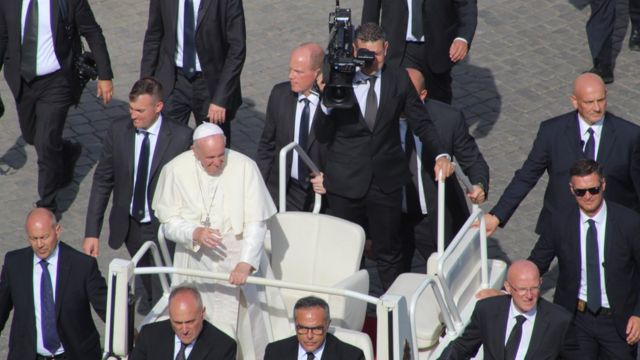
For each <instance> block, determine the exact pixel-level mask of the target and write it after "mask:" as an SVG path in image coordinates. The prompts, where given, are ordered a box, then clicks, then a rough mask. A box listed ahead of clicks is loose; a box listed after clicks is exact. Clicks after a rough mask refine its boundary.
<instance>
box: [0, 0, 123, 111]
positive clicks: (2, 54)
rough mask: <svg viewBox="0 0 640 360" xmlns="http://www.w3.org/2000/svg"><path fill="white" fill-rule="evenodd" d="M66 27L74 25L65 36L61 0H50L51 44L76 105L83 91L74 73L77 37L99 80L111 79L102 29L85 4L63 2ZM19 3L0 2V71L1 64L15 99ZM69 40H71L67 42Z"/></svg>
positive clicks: (19, 44)
mask: <svg viewBox="0 0 640 360" xmlns="http://www.w3.org/2000/svg"><path fill="white" fill-rule="evenodd" d="M66 3H67V7H68V9H69V10H68V13H67V14H68V16H67V23H68V24H73V26H72V27H71V32H72V33H71V34H67V31H66V30H65V26H64V24H63V21H62V18H61V16H60V0H51V24H52V30H53V44H54V49H55V53H56V58H57V59H58V62H59V63H60V66H61V68H62V69H61V71H62V72H63V74H64V75H65V78H66V79H67V81H68V82H69V85H70V90H71V94H72V96H73V98H74V99H75V100H76V101H78V100H79V99H80V94H81V93H82V88H81V87H80V83H79V81H78V77H77V76H76V74H75V72H74V70H73V59H74V55H75V54H79V53H80V37H79V36H80V35H82V36H84V38H85V39H86V40H87V43H88V44H89V47H90V48H91V52H92V53H93V55H94V57H95V60H96V64H97V66H98V77H99V78H100V79H102V80H109V79H111V78H112V77H113V73H112V71H111V63H110V60H109V53H108V51H107V45H106V43H105V40H104V36H103V35H102V29H101V28H100V25H98V23H97V22H96V20H95V18H94V16H93V13H92V12H91V7H90V6H89V3H88V2H87V1H86V0H66ZM21 13H22V0H3V1H0V68H2V65H3V64H4V66H5V69H4V76H5V79H7V83H8V84H9V87H10V88H11V91H12V92H13V96H14V97H15V98H16V99H17V98H18V97H19V96H20V94H21V92H20V90H21V86H22V81H21V77H20V56H21V47H22V35H21V34H22V32H21V19H22V16H21ZM69 36H71V37H72V38H73V40H69Z"/></svg>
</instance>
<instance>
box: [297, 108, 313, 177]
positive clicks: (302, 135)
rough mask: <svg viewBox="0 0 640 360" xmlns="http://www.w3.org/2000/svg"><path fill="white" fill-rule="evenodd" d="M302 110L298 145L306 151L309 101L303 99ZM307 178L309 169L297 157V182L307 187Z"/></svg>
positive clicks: (299, 157) (300, 158)
mask: <svg viewBox="0 0 640 360" xmlns="http://www.w3.org/2000/svg"><path fill="white" fill-rule="evenodd" d="M302 101H304V108H302V115H300V127H299V129H298V145H300V147H301V148H303V149H304V150H305V151H306V150H307V139H308V138H309V121H310V116H311V114H310V113H309V112H310V110H309V99H307V98H304V99H302ZM308 177H309V169H308V168H307V165H306V164H305V163H304V160H302V157H301V156H298V180H299V181H300V182H301V183H302V185H303V186H304V185H308V182H307V178H308Z"/></svg>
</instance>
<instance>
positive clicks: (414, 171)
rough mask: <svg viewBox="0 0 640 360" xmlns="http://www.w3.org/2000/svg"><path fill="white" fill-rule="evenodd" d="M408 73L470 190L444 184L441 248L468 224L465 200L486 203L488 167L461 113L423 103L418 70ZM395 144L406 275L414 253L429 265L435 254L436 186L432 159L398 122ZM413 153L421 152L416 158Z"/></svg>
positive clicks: (438, 104) (449, 181)
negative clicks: (403, 171) (400, 157)
mask: <svg viewBox="0 0 640 360" xmlns="http://www.w3.org/2000/svg"><path fill="white" fill-rule="evenodd" d="M407 73H408V74H409V78H411V82H412V83H413V85H414V87H415V88H416V90H417V91H418V95H419V96H420V99H421V100H422V101H423V102H424V104H425V107H426V108H427V111H428V112H429V115H430V116H431V118H432V120H433V123H434V125H435V126H436V129H437V130H438V134H440V140H441V141H442V144H443V145H444V148H445V150H446V152H447V153H448V154H450V155H451V156H454V157H455V159H456V162H457V163H458V165H460V167H461V169H462V171H463V172H464V173H465V175H467V176H468V177H469V180H470V181H471V183H472V184H473V188H472V189H471V191H469V192H468V193H466V194H465V192H463V190H462V188H461V187H460V182H459V181H458V180H457V178H456V177H455V176H451V177H449V178H447V179H446V181H445V184H446V186H445V219H444V220H445V227H444V234H445V242H446V243H448V242H450V241H451V240H452V239H453V237H454V236H455V235H456V234H457V232H458V230H460V228H461V227H462V225H464V223H465V222H466V221H467V219H468V218H469V215H470V214H469V206H468V205H467V198H468V199H469V200H470V201H471V202H472V203H474V204H481V203H483V202H484V201H485V199H486V197H487V193H488V191H489V165H488V164H487V162H486V161H485V160H484V157H483V156H482V153H480V149H479V148H478V145H477V144H476V141H475V140H474V138H473V136H471V135H470V134H469V128H468V127H467V124H466V122H465V118H464V115H463V114H462V111H460V110H458V109H456V108H454V107H452V106H451V105H449V104H445V103H443V102H440V101H438V100H433V99H431V98H428V96H427V94H428V93H427V89H426V87H425V79H424V77H423V76H422V73H421V72H420V71H419V70H417V69H412V68H407ZM400 141H401V142H402V145H403V149H404V150H405V153H406V154H407V157H408V159H409V169H410V170H411V183H409V184H407V185H406V186H405V189H404V201H403V212H402V226H401V230H400V231H401V237H402V242H403V244H404V245H403V246H404V249H405V251H404V263H405V270H407V271H409V270H410V269H411V261H412V259H413V252H414V248H415V249H417V250H418V251H419V252H420V254H421V255H422V256H423V257H424V258H425V259H428V258H429V255H430V254H431V253H433V252H435V251H436V250H437V243H436V239H437V233H438V222H437V219H438V183H437V182H436V181H434V180H435V174H434V173H433V159H434V158H435V157H436V155H437V154H430V153H428V152H427V151H423V150H422V143H421V142H420V139H418V138H417V137H416V136H415V135H414V134H413V132H412V131H411V129H410V128H409V127H408V126H407V124H406V120H404V119H401V120H400ZM418 150H420V151H419V152H418Z"/></svg>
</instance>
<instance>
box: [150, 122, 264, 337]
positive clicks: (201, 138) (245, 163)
mask: <svg viewBox="0 0 640 360" xmlns="http://www.w3.org/2000/svg"><path fill="white" fill-rule="evenodd" d="M193 141H194V142H193V146H192V149H191V150H188V151H186V152H184V153H182V154H181V155H178V156H177V157H176V158H174V159H173V160H172V161H171V162H169V163H168V164H166V165H165V166H164V168H163V169H162V172H161V174H160V177H159V179H158V186H157V190H156V192H155V196H154V198H153V205H152V206H153V209H154V210H155V214H156V216H157V217H158V219H159V220H160V223H161V224H162V228H163V231H164V235H165V238H167V239H168V240H171V241H174V242H176V244H177V246H176V250H175V256H174V261H173V262H174V266H175V267H180V268H191V269H197V270H206V271H212V272H229V273H230V276H229V283H228V284H227V283H220V282H218V283H213V282H211V281H207V282H204V281H202V280H199V279H193V278H189V277H185V276H181V275H174V277H173V279H172V284H176V285H177V284H181V283H183V282H191V283H195V284H197V285H196V286H197V287H198V289H199V290H200V292H201V293H202V295H203V302H204V305H205V307H206V309H207V311H206V314H207V318H208V320H209V321H210V322H212V323H213V324H215V325H222V326H221V328H222V329H223V330H224V329H225V328H226V329H227V330H231V331H233V332H234V333H235V332H236V329H237V326H238V325H237V324H238V321H239V319H238V309H239V303H240V300H241V299H240V287H238V286H237V285H242V284H244V283H245V282H246V279H247V277H248V276H249V275H250V274H251V273H252V272H253V271H255V270H258V268H259V264H260V262H261V258H262V256H263V242H264V237H265V234H266V231H267V220H268V219H269V218H270V217H271V216H273V215H274V214H275V213H276V208H275V205H274V204H273V201H272V200H271V197H270V195H269V192H268V190H267V188H266V186H265V184H264V181H263V179H262V176H261V175H260V171H259V170H258V167H257V165H256V164H255V162H254V161H253V160H251V159H250V158H248V157H247V156H245V155H242V154H240V153H238V152H236V151H233V150H230V149H226V148H225V137H224V134H223V132H222V129H221V128H220V127H218V126H217V125H215V124H211V123H203V124H201V125H200V126H198V127H197V128H196V130H195V131H194V134H193ZM243 290H244V291H243V293H244V297H245V298H244V299H243V302H244V301H246V302H247V303H250V302H251V300H250V299H249V298H248V297H249V296H248V293H250V291H249V292H248V291H247V288H246V287H245V288H244V289H243ZM235 335H236V334H232V336H235Z"/></svg>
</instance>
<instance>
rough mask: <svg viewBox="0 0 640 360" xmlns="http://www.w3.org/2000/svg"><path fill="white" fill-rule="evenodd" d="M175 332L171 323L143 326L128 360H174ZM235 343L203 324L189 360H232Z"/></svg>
mask: <svg viewBox="0 0 640 360" xmlns="http://www.w3.org/2000/svg"><path fill="white" fill-rule="evenodd" d="M174 340H175V333H174V332H173V329H172V328H171V322H170V320H164V321H159V322H157V323H151V324H147V325H145V326H143V327H142V330H141V331H140V335H139V336H138V341H137V343H136V346H135V347H134V348H133V351H132V352H131V354H130V355H129V360H173V354H174V350H175V349H174V345H175V341H174ZM235 358H236V342H235V341H234V340H233V339H232V338H230V337H229V335H227V334H225V333H223V332H222V331H220V330H218V328H216V327H215V326H213V325H211V324H210V323H209V322H208V321H206V320H205V321H204V323H203V326H202V331H201V332H200V335H198V339H197V340H196V344H195V345H194V346H193V349H192V350H191V354H189V360H235Z"/></svg>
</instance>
